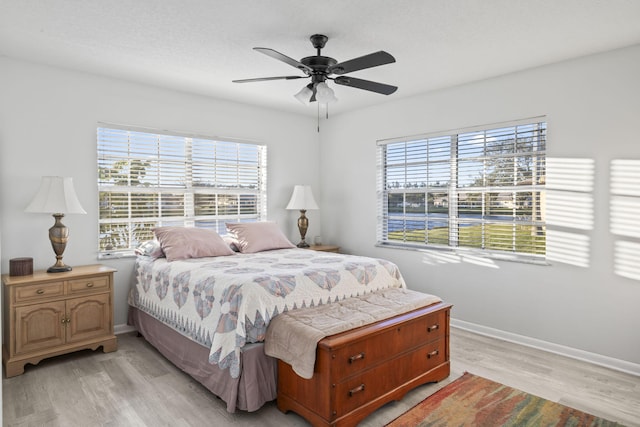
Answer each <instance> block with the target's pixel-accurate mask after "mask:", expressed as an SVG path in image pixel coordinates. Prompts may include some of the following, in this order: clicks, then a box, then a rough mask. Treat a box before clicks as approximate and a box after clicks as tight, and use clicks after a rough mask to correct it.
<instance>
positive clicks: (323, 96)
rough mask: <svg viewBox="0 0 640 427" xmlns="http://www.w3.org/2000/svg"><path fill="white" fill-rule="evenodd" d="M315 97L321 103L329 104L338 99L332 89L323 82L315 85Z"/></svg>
mask: <svg viewBox="0 0 640 427" xmlns="http://www.w3.org/2000/svg"><path fill="white" fill-rule="evenodd" d="M316 99H317V100H318V102H319V103H321V104H330V103H332V102H336V101H337V100H338V98H336V95H335V93H334V92H333V89H331V88H330V87H329V85H328V84H326V83H325V82H322V83H318V84H317V85H316Z"/></svg>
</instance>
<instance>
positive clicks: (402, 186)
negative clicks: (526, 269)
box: [376, 116, 547, 264]
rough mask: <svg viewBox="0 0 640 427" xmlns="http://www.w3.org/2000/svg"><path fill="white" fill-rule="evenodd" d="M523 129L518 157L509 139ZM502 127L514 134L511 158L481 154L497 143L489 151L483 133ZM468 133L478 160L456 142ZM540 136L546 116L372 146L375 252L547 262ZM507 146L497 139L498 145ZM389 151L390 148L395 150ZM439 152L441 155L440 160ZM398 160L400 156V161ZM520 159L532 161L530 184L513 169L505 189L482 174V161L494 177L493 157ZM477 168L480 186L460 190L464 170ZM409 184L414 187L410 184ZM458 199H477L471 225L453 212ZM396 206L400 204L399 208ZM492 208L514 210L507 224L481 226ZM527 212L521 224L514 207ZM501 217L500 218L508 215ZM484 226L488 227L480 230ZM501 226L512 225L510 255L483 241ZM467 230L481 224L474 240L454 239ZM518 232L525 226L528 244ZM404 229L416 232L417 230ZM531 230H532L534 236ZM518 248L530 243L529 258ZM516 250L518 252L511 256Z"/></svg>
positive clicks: (468, 174) (501, 234) (543, 155)
mask: <svg viewBox="0 0 640 427" xmlns="http://www.w3.org/2000/svg"><path fill="white" fill-rule="evenodd" d="M528 127H533V128H534V130H533V131H532V133H533V134H534V135H535V137H534V139H532V140H531V141H529V143H530V144H531V146H530V147H529V150H523V151H519V150H520V147H521V146H524V147H526V146H527V144H526V142H521V140H520V139H517V138H516V137H517V132H518V129H527V128H528ZM507 128H514V130H515V132H514V133H513V136H514V139H513V142H512V144H513V150H512V151H511V152H503V153H493V154H491V153H489V154H488V152H489V150H488V149H487V147H493V148H494V149H495V147H498V148H497V150H500V149H501V147H500V142H501V140H500V139H498V138H495V139H493V140H492V142H496V141H497V143H495V146H492V145H490V144H489V143H488V142H487V141H489V140H490V138H489V137H487V133H489V134H490V133H491V132H496V131H498V130H504V129H507ZM474 133H478V134H482V135H483V137H482V138H481V139H482V140H483V145H482V147H483V148H482V149H483V151H482V153H481V154H477V155H474V154H469V152H470V148H469V147H471V145H470V144H467V145H464V141H463V140H462V136H469V135H473V134H474ZM546 133H547V122H546V117H545V116H537V117H531V118H526V119H521V120H513V121H509V122H502V123H495V124H489V125H482V126H474V127H467V128H459V129H453V130H448V131H441V132H430V133H425V134H420V135H413V136H407V137H398V138H390V139H383V140H378V141H377V156H376V157H377V160H376V161H377V196H378V197H377V199H378V204H377V208H378V218H377V230H376V239H377V243H376V246H379V247H388V248H399V249H409V250H436V251H447V252H456V253H459V254H466V255H474V256H482V257H490V258H496V259H504V260H514V261H522V262H533V263H541V264H546V222H545V212H544V206H545V181H546V139H547V138H546ZM507 140H508V139H507V138H506V137H504V141H507ZM402 144H404V152H403V151H402V150H403V149H402ZM394 145H395V147H397V149H396V150H395V151H394ZM421 146H423V147H421ZM505 146H506V144H505ZM398 147H399V148H398ZM461 147H462V148H464V147H466V149H467V150H468V152H467V154H466V155H465V154H464V153H463V154H461V153H460V151H459V150H460V149H461ZM418 149H420V150H418ZM442 153H446V154H445V155H443V154H442ZM401 154H404V163H403V160H402V158H401ZM394 155H395V159H394ZM527 156H530V157H531V159H535V160H531V162H532V163H533V164H535V165H536V166H535V169H533V170H531V171H530V173H531V180H530V181H531V182H530V183H528V185H524V184H523V183H524V181H518V180H517V178H518V176H519V174H520V171H519V169H518V168H516V167H514V171H513V176H512V178H513V180H512V182H510V183H509V185H501V184H499V183H498V184H496V182H493V181H489V180H487V179H486V176H487V174H488V172H487V171H488V170H491V169H490V168H489V167H488V166H487V164H489V162H491V161H493V163H491V164H492V165H494V168H495V169H494V171H498V167H497V166H496V165H499V164H500V161H499V160H496V159H498V158H501V159H511V160H512V161H513V163H514V164H515V163H516V162H517V161H518V159H525V162H526V159H528V157H527ZM470 158H471V160H475V161H476V165H475V166H473V165H472V166H468V165H467V166H464V163H465V162H466V163H467V164H472V163H473V162H470V161H469V159H470ZM481 161H483V163H482V166H481V167H479V166H477V164H479V163H480V162H481ZM403 165H404V169H403ZM461 165H462V166H461ZM474 168H475V169H474ZM478 168H479V170H480V174H481V176H482V178H483V180H482V184H480V185H479V184H477V182H478V179H476V181H475V182H473V183H471V184H462V181H464V180H463V179H461V176H464V177H466V181H465V182H467V183H469V178H470V177H471V172H477V169H478ZM500 171H502V170H500ZM402 172H404V173H405V181H404V182H400V183H398V180H397V178H398V177H399V179H400V181H402ZM465 173H466V175H465ZM447 174H448V176H447ZM499 175H500V174H499V173H496V174H495V175H494V179H495V181H499V180H498V178H497V177H498V176H499ZM394 178H395V179H396V181H393V185H394V186H395V188H392V187H391V185H390V184H391V182H392V180H393V179H394ZM444 178H447V181H445V184H444V185H443V183H442V181H444ZM411 179H413V180H414V181H413V182H411V181H410V180H411ZM420 179H423V181H419V180H420ZM527 192H529V193H530V194H529V198H528V199H527V198H526V196H527ZM508 193H510V194H511V195H512V201H511V203H509V201H506V202H504V203H503V204H502V205H501V204H500V202H499V201H498V198H499V196H502V195H503V194H508ZM395 195H402V197H395V198H394V196H395ZM407 195H411V197H412V198H411V199H409V198H408V197H407ZM461 196H462V197H464V198H465V199H464V200H469V198H470V197H471V196H479V198H478V200H480V203H481V205H482V206H481V208H479V209H481V216H480V217H479V218H476V219H474V218H473V217H472V216H468V217H465V218H463V217H461V216H460V213H461V212H459V210H460V211H464V209H461V208H460V207H461V206H464V203H461V198H462V197H461ZM518 196H520V198H518ZM436 200H438V203H440V207H439V209H438V208H436ZM399 203H402V205H400V204H399ZM471 204H472V203H471ZM498 206H501V208H502V210H503V211H507V210H509V209H511V210H512V212H513V213H512V214H511V218H510V219H506V218H503V219H499V220H495V219H491V220H488V219H487V218H489V217H491V216H493V217H500V215H496V214H495V213H494V214H491V212H497V211H498V210H499V209H497V207H498ZM393 207H396V209H401V210H402V212H401V213H398V212H393V209H394V208H393ZM509 207H510V208H509ZM527 207H528V208H529V209H530V210H531V212H532V213H531V215H530V218H528V221H527V220H525V219H526V216H524V215H516V212H517V210H518V209H519V208H520V209H521V212H526V211H527V209H526V208H527ZM522 208H524V209H522ZM410 209H413V210H416V211H418V210H422V211H421V212H417V213H414V214H413V215H414V216H413V217H412V216H411V214H410V213H408V210H410ZM477 209H478V208H477ZM477 209H476V210H477ZM438 210H439V212H438ZM472 211H473V209H471V208H469V210H468V212H462V213H469V212H472ZM436 212H438V213H436ZM445 212H446V213H445ZM503 216H504V217H506V216H508V215H503ZM518 218H520V219H518ZM394 221H395V222H394ZM420 224H422V225H420ZM487 224H492V225H491V227H487V226H486V225H487ZM501 224H502V225H507V224H509V225H510V226H511V227H512V231H511V233H512V235H513V238H512V240H513V241H512V242H511V245H512V248H511V250H504V249H503V248H502V247H501V246H505V247H506V246H508V244H509V243H504V242H499V243H497V244H496V243H491V242H489V241H488V240H487V239H486V237H490V236H493V237H494V238H502V237H505V236H506V235H507V231H503V230H502V229H500V228H499V226H500V225H501ZM468 225H478V226H480V230H481V231H480V233H479V234H480V238H479V239H480V240H479V241H472V240H471V238H469V237H465V238H466V239H467V240H466V241H462V242H461V241H460V239H462V237H461V236H469V235H470V234H471V232H470V231H466V233H461V232H460V230H461V229H462V228H463V227H465V226H468ZM520 226H525V227H531V228H530V230H531V235H532V237H531V238H530V239H526V238H525V239H523V238H520V237H518V236H519V233H521V232H522V231H519V230H521V229H522V227H520ZM411 227H422V230H419V229H417V228H411ZM436 228H439V231H432V230H435V229H436ZM490 229H493V230H500V231H496V232H495V233H491V232H490V231H488V230H490ZM412 230H414V232H413V233H412V232H411V231H412ZM469 230H470V229H469ZM533 230H535V235H534V232H533ZM398 232H400V234H398ZM390 233H394V234H395V237H390ZM463 240H464V239H463ZM541 242H542V244H541ZM522 243H526V244H527V243H528V244H530V246H531V247H530V248H525V250H528V249H530V251H531V252H524V251H522V250H523V249H522ZM492 246H493V247H492ZM496 248H497V249H496ZM518 248H519V249H520V250H517V249H518Z"/></svg>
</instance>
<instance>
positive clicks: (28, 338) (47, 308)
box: [2, 265, 118, 378]
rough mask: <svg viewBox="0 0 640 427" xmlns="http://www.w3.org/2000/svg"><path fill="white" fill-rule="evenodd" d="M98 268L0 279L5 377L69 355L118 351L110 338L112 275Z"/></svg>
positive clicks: (82, 267)
mask: <svg viewBox="0 0 640 427" xmlns="http://www.w3.org/2000/svg"><path fill="white" fill-rule="evenodd" d="M115 271H116V270H115V269H113V268H110V267H106V266H103V265H87V266H80V267H74V268H73V270H71V271H68V272H64V273H47V272H46V270H41V271H36V272H34V273H33V274H30V275H28V276H9V275H8V274H5V275H3V276H2V284H3V287H4V351H3V354H2V361H3V362H4V366H5V373H6V375H7V378H8V377H13V376H16V375H20V374H22V373H24V366H25V365H26V364H27V363H31V364H34V365H37V364H38V363H39V362H40V361H41V360H42V359H45V358H47V357H52V356H58V355H61V354H66V353H70V352H72V351H77V350H83V349H92V350H96V349H97V348H98V347H100V346H102V350H103V351H104V352H105V353H108V352H111V351H115V350H116V349H117V347H118V342H117V338H116V336H115V335H114V334H113V273H114V272H115Z"/></svg>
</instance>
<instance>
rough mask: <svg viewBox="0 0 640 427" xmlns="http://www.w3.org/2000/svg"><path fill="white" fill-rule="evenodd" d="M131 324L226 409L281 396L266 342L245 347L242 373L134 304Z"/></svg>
mask: <svg viewBox="0 0 640 427" xmlns="http://www.w3.org/2000/svg"><path fill="white" fill-rule="evenodd" d="M128 323H129V325H131V326H134V327H135V328H136V329H137V331H138V332H139V333H140V334H141V335H142V336H144V338H145V339H146V340H147V341H148V342H149V343H150V344H151V345H152V346H154V347H155V348H156V349H157V350H158V351H159V352H160V353H162V355H163V356H164V357H166V358H167V359H168V360H169V361H170V362H171V363H173V364H174V365H176V366H177V367H178V368H180V369H181V370H182V371H184V372H186V373H187V374H189V375H190V376H191V377H193V378H194V379H195V380H196V381H198V382H199V383H200V384H202V385H203V386H204V387H205V388H207V389H208V390H209V391H211V392H212V393H213V394H215V395H216V396H218V397H219V398H220V399H222V400H223V401H224V402H225V403H226V404H227V411H229V412H235V411H236V409H240V410H243V411H249V412H252V411H257V410H258V409H260V407H262V405H264V404H265V403H266V402H269V401H272V400H275V399H276V398H277V397H278V394H277V383H278V360H277V359H275V358H272V357H269V356H267V355H265V354H264V344H263V343H257V344H248V345H245V346H244V347H243V348H242V352H241V357H240V376H239V377H238V378H232V377H231V375H230V374H229V369H220V368H218V365H214V364H211V363H209V349H208V348H207V347H204V346H203V345H201V344H199V343H197V342H195V341H192V340H190V339H189V338H187V337H185V336H184V335H182V334H180V333H179V332H177V331H176V330H174V329H172V328H170V327H168V326H166V325H164V324H162V323H161V322H159V321H158V320H157V319H155V318H153V317H151V316H149V315H148V314H146V313H145V312H143V311H140V310H138V309H136V308H135V307H131V306H130V307H129V320H128Z"/></svg>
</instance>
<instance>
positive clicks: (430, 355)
mask: <svg viewBox="0 0 640 427" xmlns="http://www.w3.org/2000/svg"><path fill="white" fill-rule="evenodd" d="M439 353H440V352H439V351H438V350H433V351H432V352H431V353H428V354H427V359H431V358H432V357H436V356H437V355H438V354H439Z"/></svg>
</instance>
